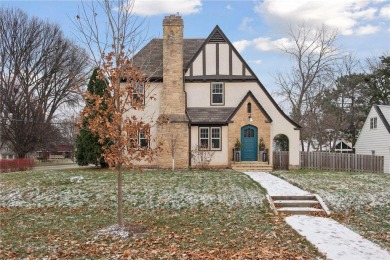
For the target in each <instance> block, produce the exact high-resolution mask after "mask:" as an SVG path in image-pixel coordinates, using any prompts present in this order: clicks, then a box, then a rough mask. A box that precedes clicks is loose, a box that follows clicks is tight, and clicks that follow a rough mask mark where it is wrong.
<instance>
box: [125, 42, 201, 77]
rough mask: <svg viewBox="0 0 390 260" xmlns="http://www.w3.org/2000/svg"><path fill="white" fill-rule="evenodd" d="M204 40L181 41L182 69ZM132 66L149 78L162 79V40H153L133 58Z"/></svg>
mask: <svg viewBox="0 0 390 260" xmlns="http://www.w3.org/2000/svg"><path fill="white" fill-rule="evenodd" d="M204 41H205V39H183V69H184V68H187V66H188V65H189V64H188V63H189V62H190V61H191V59H192V58H193V56H194V55H195V54H196V52H197V51H198V50H199V48H200V47H201V46H202V44H203V43H204ZM133 64H134V66H136V67H139V68H140V69H141V70H142V71H143V72H144V74H145V75H147V76H148V77H150V78H162V77H163V70H162V67H163V39H153V40H151V41H150V42H149V43H148V44H146V45H145V47H143V48H142V49H141V50H140V51H139V52H138V53H137V54H136V55H135V56H134V60H133Z"/></svg>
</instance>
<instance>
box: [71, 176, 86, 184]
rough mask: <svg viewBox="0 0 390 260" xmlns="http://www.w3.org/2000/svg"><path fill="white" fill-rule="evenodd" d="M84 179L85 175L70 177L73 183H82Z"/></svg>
mask: <svg viewBox="0 0 390 260" xmlns="http://www.w3.org/2000/svg"><path fill="white" fill-rule="evenodd" d="M83 181H84V177H83V176H73V177H71V178H70V182H72V183H82V182H83Z"/></svg>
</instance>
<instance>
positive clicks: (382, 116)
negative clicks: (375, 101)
mask: <svg viewBox="0 0 390 260" xmlns="http://www.w3.org/2000/svg"><path fill="white" fill-rule="evenodd" d="M381 108H382V109H381ZM374 109H375V111H376V113H377V114H378V116H379V118H380V119H381V120H382V123H383V124H384V125H385V127H386V129H387V131H388V132H389V134H390V124H389V121H390V106H384V105H379V106H378V105H374ZM382 110H386V112H387V113H385V114H384V113H383V111H382Z"/></svg>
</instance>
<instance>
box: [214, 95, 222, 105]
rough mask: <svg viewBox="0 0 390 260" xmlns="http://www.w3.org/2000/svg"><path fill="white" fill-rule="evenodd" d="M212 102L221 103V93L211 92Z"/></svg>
mask: <svg viewBox="0 0 390 260" xmlns="http://www.w3.org/2000/svg"><path fill="white" fill-rule="evenodd" d="M213 103H214V104H221V103H223V95H222V94H213Z"/></svg>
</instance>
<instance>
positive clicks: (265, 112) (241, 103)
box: [229, 91, 272, 123]
mask: <svg viewBox="0 0 390 260" xmlns="http://www.w3.org/2000/svg"><path fill="white" fill-rule="evenodd" d="M248 97H251V98H252V100H253V101H254V102H255V104H256V106H257V107H258V108H259V109H260V111H261V112H262V113H263V115H264V116H265V118H266V119H267V121H266V123H271V122H272V118H271V117H270V116H269V115H268V113H267V111H265V109H264V108H263V107H262V105H260V103H259V101H258V100H257V98H256V97H255V96H254V95H253V93H252V91H248V93H247V94H246V95H245V97H244V98H243V99H242V100H241V102H240V104H238V106H237V108H236V109H235V110H234V112H233V113H232V114H231V115H230V117H229V121H231V120H232V119H233V117H234V115H235V114H236V113H237V111H238V110H239V109H240V108H241V107H242V105H243V104H244V102H245V100H247V99H248Z"/></svg>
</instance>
